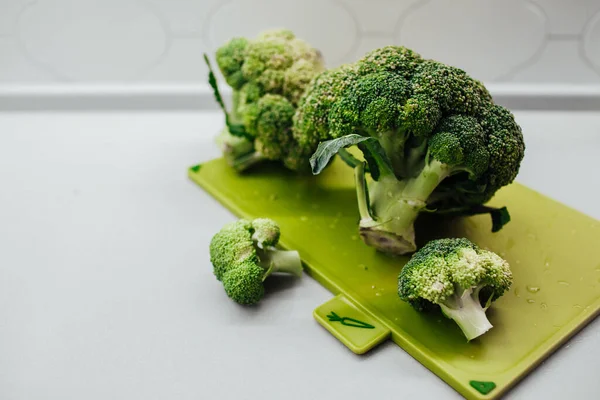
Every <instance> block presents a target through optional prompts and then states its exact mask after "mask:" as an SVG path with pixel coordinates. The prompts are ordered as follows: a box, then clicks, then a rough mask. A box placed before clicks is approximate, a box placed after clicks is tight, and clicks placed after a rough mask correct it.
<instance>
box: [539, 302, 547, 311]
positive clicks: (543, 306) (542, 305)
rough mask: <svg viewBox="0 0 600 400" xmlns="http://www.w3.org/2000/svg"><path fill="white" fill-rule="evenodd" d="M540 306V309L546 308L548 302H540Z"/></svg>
mask: <svg viewBox="0 0 600 400" xmlns="http://www.w3.org/2000/svg"><path fill="white" fill-rule="evenodd" d="M540 308H541V309H542V310H546V309H547V308H548V304H546V303H542V304H540Z"/></svg>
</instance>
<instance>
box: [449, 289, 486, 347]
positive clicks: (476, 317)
mask: <svg viewBox="0 0 600 400" xmlns="http://www.w3.org/2000/svg"><path fill="white" fill-rule="evenodd" d="M458 292H459V293H460V289H459V291H458ZM455 293H457V290H455ZM440 307H441V309H442V312H443V313H444V315H445V316H446V317H448V318H450V319H453V320H454V321H455V322H456V324H457V325H458V326H459V327H460V329H461V330H462V331H463V333H464V334H465V336H466V338H467V340H468V341H471V340H473V339H475V338H476V337H478V336H481V335H483V334H484V333H486V332H487V331H489V330H490V329H491V328H492V327H493V326H492V324H491V323H490V321H489V320H488V319H487V316H486V315H485V308H483V307H482V306H481V302H480V301H479V290H475V291H473V288H469V289H467V290H462V295H460V296H459V295H458V294H455V295H453V296H452V297H450V298H449V299H447V300H446V301H445V302H444V303H442V304H440Z"/></svg>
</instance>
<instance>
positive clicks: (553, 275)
mask: <svg viewBox="0 0 600 400" xmlns="http://www.w3.org/2000/svg"><path fill="white" fill-rule="evenodd" d="M189 176H190V178H191V179H192V180H193V181H195V182H196V183H197V184H198V185H200V186H201V187H202V188H204V189H205V190H206V191H207V192H208V193H210V194H211V195H212V196H214V197H215V198H216V199H217V200H218V201H220V202H221V203H222V204H223V205H224V206H225V207H227V208H228V209H229V210H231V211H232V212H233V213H234V214H236V215H237V216H239V217H245V218H255V217H270V218H273V219H275V220H277V221H278V222H279V224H280V226H281V230H282V238H281V245H282V246H283V247H285V248H291V249H296V250H298V251H299V252H300V254H301V256H302V259H303V261H304V263H305V267H306V270H307V272H308V273H309V274H310V275H311V276H312V277H313V278H314V279H316V280H317V281H318V282H320V283H321V284H322V285H323V286H325V287H326V288H327V289H329V290H330V291H331V292H332V293H334V294H336V295H337V296H336V297H334V298H333V299H332V300H331V301H329V302H327V303H326V304H324V305H322V306H320V307H318V308H317V309H316V310H315V312H314V315H315V318H316V319H317V321H319V323H321V324H322V325H323V326H324V327H325V328H326V329H327V330H328V331H330V332H331V333H332V334H334V336H336V337H337V338H338V339H340V340H341V341H342V342H343V343H344V344H346V345H347V346H348V347H349V348H350V349H351V350H352V351H354V352H355V353H364V352H365V351H368V350H369V349H370V348H372V347H373V346H375V345H377V344H378V343H380V342H381V341H383V340H386V339H387V338H391V340H393V341H394V342H395V343H397V344H398V345H399V346H400V347H402V348H403V349H404V350H405V351H406V352H408V353H409V354H410V355H412V356H413V357H414V358H416V359H417V360H418V361H419V362H421V363H422V364H423V365H425V366H426V367H427V368H429V369H430V370H431V371H432V372H434V373H435V374H437V375H438V376H439V377H440V378H442V379H443V380H444V381H446V382H447V383H448V384H449V385H451V386H452V387H453V388H454V389H456V390H457V391H458V392H459V393H460V394H462V395H463V396H465V397H466V398H468V399H492V398H496V397H498V396H500V395H501V394H503V393H504V392H506V391H507V390H508V389H509V388H510V387H511V386H512V385H514V384H515V383H516V382H518V380H519V379H521V378H522V377H523V376H524V375H525V374H526V373H527V372H529V371H531V370H532V369H533V368H534V367H535V366H536V365H537V364H539V363H540V362H541V361H542V360H543V359H544V358H545V357H546V356H548V355H549V354H550V353H551V352H552V351H553V350H555V349H557V348H558V347H559V346H560V345H561V344H562V343H564V342H565V340H567V339H568V338H569V337H570V336H571V335H573V334H574V333H575V332H577V331H578V330H579V329H581V328H582V327H583V326H584V325H585V324H586V323H588V322H589V321H591V320H592V319H593V318H594V317H595V316H596V315H597V314H598V312H599V310H600V223H598V222H597V221H596V220H594V219H592V218H589V217H587V216H585V215H583V214H581V213H579V212H577V211H575V210H572V209H570V208H568V207H566V206H564V205H562V204H560V203H557V202H555V201H553V200H551V199H549V198H547V197H545V196H542V195H541V194H539V193H536V192H534V191H532V190H530V189H528V188H526V187H524V186H522V185H519V184H513V185H510V186H508V187H506V188H503V189H502V190H500V191H499V192H498V194H497V195H496V197H495V198H494V199H493V201H492V202H491V204H492V205H495V206H500V205H506V206H507V207H508V209H509V210H510V213H511V217H512V221H511V222H510V223H509V224H508V225H506V226H505V227H504V229H502V230H501V231H500V232H498V233H492V232H491V222H490V220H489V217H487V216H475V217H470V218H462V219H457V218H455V219H452V220H449V219H439V218H437V219H436V217H432V216H425V217H421V218H420V219H419V220H418V221H417V225H416V230H417V238H418V240H420V241H421V244H422V243H423V242H424V241H426V240H430V239H433V238H437V237H467V238H469V239H470V240H472V241H473V242H475V243H477V244H478V245H479V246H481V247H483V248H487V249H490V250H492V251H494V252H496V253H498V254H500V255H501V256H502V257H504V258H505V259H506V260H508V262H509V263H510V265H511V268H512V271H513V275H514V284H513V286H512V288H511V290H510V292H508V293H507V294H505V295H504V296H503V297H502V298H500V299H499V300H498V301H497V302H495V303H494V305H493V306H492V307H491V309H490V310H489V311H488V315H489V319H490V321H491V323H492V324H493V325H494V328H493V329H492V330H490V331H489V332H488V333H486V334H485V335H483V336H481V337H480V338H478V339H476V340H474V341H471V342H467V341H466V340H465V337H464V336H463V334H462V333H461V331H460V329H459V328H458V326H457V325H456V324H455V323H454V322H453V321H451V320H449V319H447V318H445V317H443V316H442V314H441V313H439V312H434V313H419V312H417V311H415V310H414V309H412V308H411V307H410V306H409V305H408V304H406V303H404V302H402V301H401V300H400V299H399V297H398V295H397V292H396V290H397V286H396V285H397V277H398V273H399V272H400V270H401V269H402V267H403V266H404V264H405V263H406V261H407V260H408V257H396V258H392V257H387V256H385V255H383V254H380V253H378V252H376V251H375V250H373V249H372V248H370V247H367V246H366V245H364V244H363V243H362V241H361V240H360V238H359V236H358V232H357V222H358V211H357V206H356V196H355V192H354V181H353V172H352V169H351V168H348V167H346V166H345V165H342V164H341V162H339V161H336V162H334V163H333V165H332V166H331V167H329V168H328V169H327V170H326V171H325V172H324V173H322V174H321V175H319V176H317V177H313V176H299V175H296V174H294V173H292V172H289V171H286V170H284V169H282V168H280V167H277V166H274V165H264V166H262V167H260V168H258V169H255V170H253V171H251V172H250V173H245V174H238V173H236V172H235V171H233V170H232V169H231V168H230V167H229V166H227V164H226V163H225V162H224V161H223V160H222V159H217V160H213V161H210V162H207V163H205V164H202V165H198V166H195V167H192V168H190V170H189ZM433 227H435V229H433Z"/></svg>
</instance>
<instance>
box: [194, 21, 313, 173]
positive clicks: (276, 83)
mask: <svg viewBox="0 0 600 400" xmlns="http://www.w3.org/2000/svg"><path fill="white" fill-rule="evenodd" d="M205 60H206V63H207V65H208V67H209V83H210V85H211V86H212V88H213V90H214V92H215V98H216V100H217V103H218V104H219V105H220V106H221V108H222V109H223V111H224V112H225V122H226V128H225V129H224V130H223V131H222V132H221V134H220V135H219V138H218V142H219V144H220V146H221V149H222V151H223V155H224V157H225V159H226V160H227V161H228V163H229V164H230V165H231V166H233V167H234V168H235V169H236V170H238V171H244V170H246V169H248V168H250V167H252V166H253V165H256V164H258V163H260V162H262V161H264V160H276V161H281V162H282V163H283V164H284V165H285V166H286V167H287V168H289V169H291V170H300V171H301V170H309V168H310V164H309V158H310V156H311V154H312V153H313V152H314V151H315V149H316V145H315V146H313V147H308V146H300V145H299V143H297V142H296V141H295V140H294V138H293V134H292V124H293V116H294V113H295V110H296V107H297V105H298V101H299V100H300V98H301V96H302V94H303V93H304V90H305V88H306V86H307V85H308V83H309V82H310V81H311V79H312V78H313V77H314V76H315V75H317V74H318V73H319V72H321V71H322V70H323V68H324V67H323V61H322V59H321V55H320V53H319V52H318V51H317V50H315V49H314V48H312V47H310V46H309V45H308V43H306V42H304V41H303V40H300V39H298V38H296V37H295V35H294V34H293V33H292V32H291V31H289V30H285V29H280V30H274V31H268V32H264V33H262V34H261V35H259V36H258V37H257V38H256V39H255V40H248V39H245V38H234V39H232V40H230V41H229V42H228V43H226V44H225V45H223V46H222V47H220V48H219V49H218V50H217V52H216V60H217V64H218V66H219V69H220V70H221V72H222V73H223V76H224V77H225V80H226V82H227V84H228V85H229V86H231V88H232V89H233V98H232V100H233V107H232V110H231V112H229V113H228V112H227V110H226V108H225V105H224V102H223V99H222V97H221V94H220V93H219V89H218V87H217V82H216V78H215V76H214V73H213V72H212V68H211V66H210V62H209V60H208V57H207V56H206V55H205Z"/></svg>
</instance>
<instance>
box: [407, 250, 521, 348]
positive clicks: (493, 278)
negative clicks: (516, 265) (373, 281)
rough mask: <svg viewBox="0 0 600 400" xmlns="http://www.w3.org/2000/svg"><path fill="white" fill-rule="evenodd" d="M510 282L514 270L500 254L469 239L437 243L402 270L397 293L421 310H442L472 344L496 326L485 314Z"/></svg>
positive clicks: (415, 257)
mask: <svg viewBox="0 0 600 400" xmlns="http://www.w3.org/2000/svg"><path fill="white" fill-rule="evenodd" d="M511 283H512V273H511V271H510V267H509V265H508V263H507V262H506V261H505V260H503V259H502V258H501V257H500V256H498V255H497V254H495V253H493V252H491V251H487V250H483V249H480V248H479V247H477V246H476V245H475V244H473V243H471V242H470V241H469V240H467V239H439V240H434V241H431V242H429V243H428V244H426V245H425V246H424V247H423V248H422V249H421V250H419V251H418V252H416V253H415V254H414V255H413V256H412V258H411V259H410V261H409V262H408V263H407V264H406V265H405V266H404V268H403V269H402V272H401V273H400V276H399V278H398V294H399V295H400V298H401V299H402V300H404V301H406V302H408V303H409V304H410V305H411V306H413V307H414V308H415V309H417V310H418V311H424V310H428V309H432V308H435V307H436V306H439V307H440V308H441V310H442V313H443V314H444V315H445V316H446V317H448V318H451V319H453V320H454V321H455V322H456V323H457V324H458V326H459V327H460V329H461V330H462V331H463V333H464V335H465V337H466V338H467V340H473V339H474V338H476V337H478V336H481V335H483V334H484V333H485V332H487V331H488V330H489V329H491V328H492V324H491V323H490V322H489V320H488V319H487V316H486V314H485V312H486V310H487V309H488V308H489V306H490V305H491V303H492V302H493V301H495V300H496V299H498V298H499V297H500V296H502V295H503V294H504V293H505V292H506V291H507V290H508V289H509V288H510V285H511Z"/></svg>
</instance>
